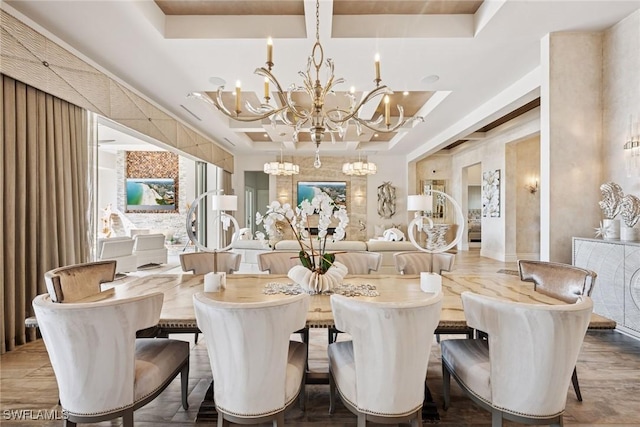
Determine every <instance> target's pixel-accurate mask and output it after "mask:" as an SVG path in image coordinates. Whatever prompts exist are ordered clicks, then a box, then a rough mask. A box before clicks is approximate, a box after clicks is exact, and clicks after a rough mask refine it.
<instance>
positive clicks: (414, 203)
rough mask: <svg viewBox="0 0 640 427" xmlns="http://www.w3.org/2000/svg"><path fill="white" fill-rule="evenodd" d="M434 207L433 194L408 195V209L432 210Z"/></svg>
mask: <svg viewBox="0 0 640 427" xmlns="http://www.w3.org/2000/svg"><path fill="white" fill-rule="evenodd" d="M432 209H433V196H426V195H424V194H418V195H410V196H407V210H408V211H430V210H432Z"/></svg>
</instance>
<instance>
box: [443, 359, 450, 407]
mask: <svg viewBox="0 0 640 427" xmlns="http://www.w3.org/2000/svg"><path fill="white" fill-rule="evenodd" d="M442 399H443V400H444V402H443V404H442V408H443V409H444V410H445V411H446V410H447V409H449V405H450V404H451V373H450V372H449V370H448V369H447V367H446V366H445V364H444V363H443V364H442Z"/></svg>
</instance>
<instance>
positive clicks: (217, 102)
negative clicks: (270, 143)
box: [187, 86, 286, 122]
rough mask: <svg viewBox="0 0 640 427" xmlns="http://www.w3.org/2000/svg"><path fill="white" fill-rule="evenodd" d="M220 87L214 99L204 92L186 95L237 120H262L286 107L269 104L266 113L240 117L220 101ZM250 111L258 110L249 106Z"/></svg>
mask: <svg viewBox="0 0 640 427" xmlns="http://www.w3.org/2000/svg"><path fill="white" fill-rule="evenodd" d="M222 89H224V87H222V86H221V87H220V88H219V89H218V94H217V96H216V99H211V98H210V97H209V96H207V95H206V94H204V93H202V92H191V93H190V94H189V95H187V97H189V98H196V99H199V100H201V101H204V102H205V103H206V104H208V105H209V106H211V107H214V108H215V109H216V110H218V111H220V112H221V113H222V114H224V115H225V116H227V117H230V118H232V119H233V120H237V121H239V122H254V121H257V120H262V119H266V118H267V117H269V116H271V115H273V114H278V113H279V112H280V111H282V110H285V109H286V107H282V108H273V107H271V106H269V107H271V110H270V111H268V112H266V113H262V114H256V115H254V116H248V117H240V116H237V115H235V114H233V113H231V112H230V111H229V110H228V109H227V108H226V107H225V106H224V104H223V103H222ZM263 105H267V104H263ZM251 110H252V111H259V110H256V109H254V108H253V107H251Z"/></svg>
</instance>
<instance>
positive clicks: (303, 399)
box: [298, 372, 307, 412]
mask: <svg viewBox="0 0 640 427" xmlns="http://www.w3.org/2000/svg"><path fill="white" fill-rule="evenodd" d="M306 382H307V373H306V372H305V373H303V374H302V385H301V386H300V394H299V395H298V399H299V400H298V404H299V405H300V409H301V410H302V411H303V412H304V411H305V409H306V406H307V389H306V386H305V384H306Z"/></svg>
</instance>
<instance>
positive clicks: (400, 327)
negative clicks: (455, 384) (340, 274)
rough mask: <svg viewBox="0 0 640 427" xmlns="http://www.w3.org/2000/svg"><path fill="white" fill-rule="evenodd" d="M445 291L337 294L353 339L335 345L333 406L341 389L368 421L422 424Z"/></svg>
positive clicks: (339, 318) (339, 323)
mask: <svg viewBox="0 0 640 427" xmlns="http://www.w3.org/2000/svg"><path fill="white" fill-rule="evenodd" d="M441 306H442V293H438V294H436V295H435V296H433V297H432V298H428V299H422V300H417V301H412V302H402V303H399V302H372V301H363V300H357V299H355V298H348V297H345V296H342V295H331V309H332V310H333V316H334V321H335V325H336V327H337V328H338V329H340V330H341V331H344V332H347V333H349V334H351V337H352V339H351V340H349V341H340V342H335V343H332V344H330V345H329V348H328V354H329V374H330V379H329V381H330V386H329V391H330V406H329V412H330V413H333V411H334V410H335V396H336V390H337V392H338V394H339V395H340V398H341V400H342V402H343V403H344V405H345V406H346V407H347V408H348V409H349V410H350V411H351V412H353V413H354V414H356V415H357V416H358V426H359V427H364V426H365V425H366V422H367V421H372V422H376V423H384V424H397V423H401V422H411V425H412V426H414V427H416V426H421V425H422V421H421V419H422V416H421V410H422V405H423V401H424V390H425V379H426V377H427V365H428V363H429V354H430V353H431V344H432V342H433V333H434V330H435V329H436V327H437V326H438V322H439V320H440V311H441Z"/></svg>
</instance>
